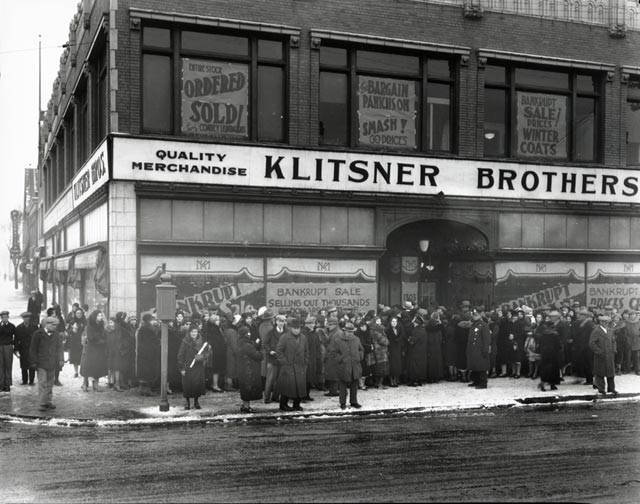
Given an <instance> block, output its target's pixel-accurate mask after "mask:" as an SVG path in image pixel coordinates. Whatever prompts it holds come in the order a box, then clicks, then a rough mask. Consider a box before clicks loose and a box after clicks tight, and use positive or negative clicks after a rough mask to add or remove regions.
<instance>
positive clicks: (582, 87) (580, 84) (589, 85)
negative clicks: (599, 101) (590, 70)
mask: <svg viewBox="0 0 640 504" xmlns="http://www.w3.org/2000/svg"><path fill="white" fill-rule="evenodd" d="M577 89H578V93H589V94H595V93H596V92H597V88H596V79H595V77H593V76H592V75H578V76H577Z"/></svg>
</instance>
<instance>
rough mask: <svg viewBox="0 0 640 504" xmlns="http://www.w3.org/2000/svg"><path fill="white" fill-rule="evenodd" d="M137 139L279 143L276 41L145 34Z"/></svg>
mask: <svg viewBox="0 0 640 504" xmlns="http://www.w3.org/2000/svg"><path fill="white" fill-rule="evenodd" d="M142 44H143V55H142V95H143V96H142V126H143V130H144V131H145V132H149V133H166V134H176V135H188V136H195V137H200V138H205V139H236V140H259V141H274V142H282V141H284V139H285V124H286V121H285V111H286V93H285V80H286V64H285V59H286V54H285V47H284V44H283V41H282V40H276V39H268V38H263V37H257V36H245V35H237V34H224V33H210V32H201V31H191V30H173V31H172V30H170V29H168V28H158V27H145V28H144V30H143V36H142Z"/></svg>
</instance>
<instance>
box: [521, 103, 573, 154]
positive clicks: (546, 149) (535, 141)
mask: <svg viewBox="0 0 640 504" xmlns="http://www.w3.org/2000/svg"><path fill="white" fill-rule="evenodd" d="M517 100H518V106H517V131H516V134H517V147H516V149H517V151H516V152H517V155H518V157H536V158H553V159H566V157H567V97H566V96H561V95H552V94H545V93H525V92H522V91H518V96H517Z"/></svg>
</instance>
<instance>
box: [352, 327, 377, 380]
mask: <svg viewBox="0 0 640 504" xmlns="http://www.w3.org/2000/svg"><path fill="white" fill-rule="evenodd" d="M355 336H356V338H358V340H359V341H360V344H361V345H362V348H363V350H364V356H363V357H362V362H361V363H360V367H361V368H362V376H365V377H366V376H370V375H371V373H373V368H374V366H375V363H376V356H375V353H374V345H373V335H372V333H371V328H369V327H367V328H366V329H365V330H364V331H363V330H362V329H360V328H358V329H356V331H355Z"/></svg>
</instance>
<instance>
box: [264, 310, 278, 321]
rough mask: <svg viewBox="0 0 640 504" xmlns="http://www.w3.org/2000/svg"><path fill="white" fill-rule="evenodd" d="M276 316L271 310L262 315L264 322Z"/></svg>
mask: <svg viewBox="0 0 640 504" xmlns="http://www.w3.org/2000/svg"><path fill="white" fill-rule="evenodd" d="M274 316H275V315H274V314H273V310H272V309H271V308H267V309H266V310H265V311H264V312H263V313H262V315H261V318H262V320H271V319H272V318H273V317H274Z"/></svg>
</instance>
